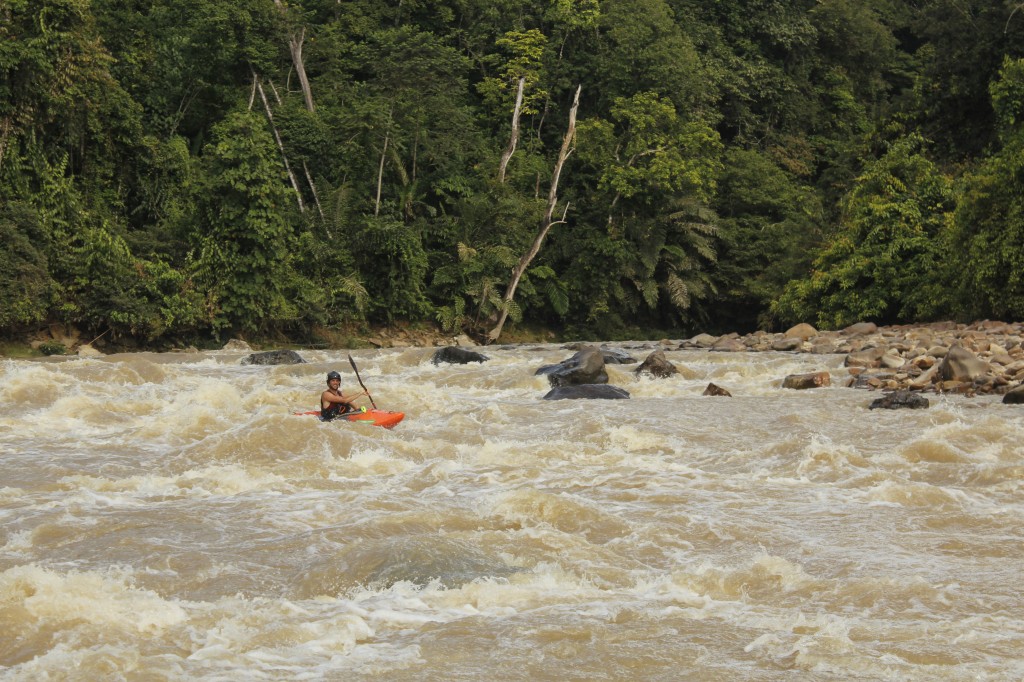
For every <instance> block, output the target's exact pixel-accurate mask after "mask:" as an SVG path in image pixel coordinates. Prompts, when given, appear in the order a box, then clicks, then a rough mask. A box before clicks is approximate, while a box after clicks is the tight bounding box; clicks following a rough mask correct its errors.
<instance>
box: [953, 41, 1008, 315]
mask: <svg viewBox="0 0 1024 682" xmlns="http://www.w3.org/2000/svg"><path fill="white" fill-rule="evenodd" d="M990 91H991V93H992V104H993V111H995V112H996V113H997V114H998V116H999V119H998V123H999V130H1000V131H1001V136H1002V140H1003V147H1002V149H1000V150H999V151H998V152H997V153H996V154H994V155H993V156H991V157H990V158H988V159H986V160H985V161H984V162H982V163H981V164H980V165H979V166H978V168H976V169H975V170H973V171H972V172H970V173H968V174H967V175H966V176H965V177H964V179H963V184H962V189H961V196H960V201H959V205H958V206H957V209H956V212H955V214H954V216H953V226H952V236H951V242H952V254H955V259H956V261H957V262H958V263H959V266H958V267H957V274H956V283H957V290H958V292H959V297H960V300H959V303H960V311H961V313H962V314H963V315H964V316H965V317H971V318H979V317H996V318H1001V319H1021V318H1024V117H1022V114H1024V59H1010V58H1006V59H1005V60H1004V61H1003V66H1002V69H1001V71H1000V75H999V78H998V79H996V80H995V81H994V82H993V83H992V85H991V87H990Z"/></svg>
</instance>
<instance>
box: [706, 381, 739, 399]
mask: <svg viewBox="0 0 1024 682" xmlns="http://www.w3.org/2000/svg"><path fill="white" fill-rule="evenodd" d="M701 395H719V396H724V397H726V398H731V397H732V393H729V391H727V390H726V389H724V388H722V387H721V386H719V385H717V384H714V383H711V384H708V387H707V388H705V389H704V393H702V394H701Z"/></svg>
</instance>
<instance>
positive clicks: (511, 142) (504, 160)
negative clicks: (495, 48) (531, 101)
mask: <svg viewBox="0 0 1024 682" xmlns="http://www.w3.org/2000/svg"><path fill="white" fill-rule="evenodd" d="M525 87H526V76H523V77H522V78H520V79H519V92H517V93H516V106H515V109H513V111H512V133H511V135H509V139H508V147H506V148H505V153H504V154H502V155H501V165H500V166H499V167H498V182H499V183H500V184H505V169H506V168H507V167H508V162H509V160H510V159H511V158H512V154H514V153H515V151H516V145H517V144H519V112H520V110H521V109H522V107H523V89H524V88H525Z"/></svg>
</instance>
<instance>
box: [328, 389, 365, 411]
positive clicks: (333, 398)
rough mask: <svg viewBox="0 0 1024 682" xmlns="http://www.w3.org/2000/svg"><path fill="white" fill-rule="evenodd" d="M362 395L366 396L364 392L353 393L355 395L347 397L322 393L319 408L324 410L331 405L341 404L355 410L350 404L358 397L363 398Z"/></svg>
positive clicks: (329, 392)
mask: <svg viewBox="0 0 1024 682" xmlns="http://www.w3.org/2000/svg"><path fill="white" fill-rule="evenodd" d="M364 395H366V392H365V391H364V392H362V393H355V394H352V395H348V396H346V395H341V393H340V392H339V393H338V394H337V395H335V394H334V393H332V392H331V391H324V392H323V393H322V394H321V395H320V408H321V409H324V408H326V407H329V406H330V405H331V404H334V403H341V404H342V405H347V406H349V407H351V408H352V409H355V406H354V405H353V404H352V401H353V400H355V399H356V398H358V397H360V396H364Z"/></svg>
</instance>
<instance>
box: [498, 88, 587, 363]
mask: <svg viewBox="0 0 1024 682" xmlns="http://www.w3.org/2000/svg"><path fill="white" fill-rule="evenodd" d="M582 89H583V86H582V85H580V86H577V88H576V96H575V97H573V100H572V109H570V110H569V126H568V127H567V128H566V131H565V137H564V138H563V139H562V148H561V149H560V150H559V152H558V160H557V161H556V162H555V169H554V171H553V172H552V174H551V187H550V188H549V189H548V207H547V210H546V211H545V212H544V219H543V220H542V221H541V225H540V229H539V230H538V231H537V235H536V236H535V237H534V239H533V244H531V245H530V248H529V249H528V250H527V251H526V253H524V254H523V255H522V257H521V258H520V259H519V262H518V263H516V266H515V267H514V268H512V278H511V279H510V280H509V283H508V288H506V289H505V296H504V298H503V299H502V306H501V314H500V315H499V316H498V323H497V324H496V325H495V326H494V329H492V330H491V331H490V332H489V333H488V334H487V340H488V343H490V342H492V341H497V340H498V337H499V336H501V330H502V328H503V327H504V326H505V320H506V319H508V310H509V305H510V304H511V303H512V299H513V298H514V297H515V295H516V288H518V287H519V280H520V279H522V277H523V273H524V272H526V268H528V267H529V266H530V263H531V262H533V259H534V258H536V257H537V254H538V253H540V247H541V245H543V243H544V238H545V237H546V236H547V234H548V231H549V230H551V228H552V227H553V226H555V225H559V224H562V223H565V218H566V216H567V215H568V213H569V204H566V205H565V210H564V211H563V212H562V217H561V219H559V220H555V219H554V213H555V207H556V206H557V205H558V180H559V178H560V177H561V175H562V167H563V166H564V165H565V160H566V159H568V158H569V154H571V153H572V142H573V139H574V138H575V137H576V111H577V109H579V106H580V91H581V90H582Z"/></svg>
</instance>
